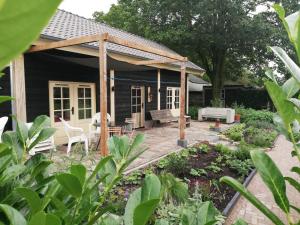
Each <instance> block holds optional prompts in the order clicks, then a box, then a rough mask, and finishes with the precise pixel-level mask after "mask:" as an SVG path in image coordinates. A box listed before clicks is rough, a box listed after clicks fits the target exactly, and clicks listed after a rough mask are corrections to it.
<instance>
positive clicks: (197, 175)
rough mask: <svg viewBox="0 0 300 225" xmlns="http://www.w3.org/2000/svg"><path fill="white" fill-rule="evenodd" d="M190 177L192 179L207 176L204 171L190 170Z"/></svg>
mask: <svg viewBox="0 0 300 225" xmlns="http://www.w3.org/2000/svg"><path fill="white" fill-rule="evenodd" d="M190 175H192V176H194V177H201V176H207V172H206V170H205V169H194V168H192V169H191V170H190Z"/></svg>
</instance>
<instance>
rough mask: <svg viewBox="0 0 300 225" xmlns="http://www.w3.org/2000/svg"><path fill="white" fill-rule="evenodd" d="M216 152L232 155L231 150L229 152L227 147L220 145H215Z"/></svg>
mask: <svg viewBox="0 0 300 225" xmlns="http://www.w3.org/2000/svg"><path fill="white" fill-rule="evenodd" d="M215 149H216V151H217V152H219V153H221V154H225V155H232V154H233V150H231V149H230V148H229V147H227V146H225V145H222V144H217V145H216V147H215Z"/></svg>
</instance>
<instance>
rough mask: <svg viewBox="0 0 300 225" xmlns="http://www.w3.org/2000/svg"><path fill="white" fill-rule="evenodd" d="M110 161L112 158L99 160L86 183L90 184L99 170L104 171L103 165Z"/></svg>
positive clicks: (107, 157)
mask: <svg viewBox="0 0 300 225" xmlns="http://www.w3.org/2000/svg"><path fill="white" fill-rule="evenodd" d="M110 160H112V156H106V157H104V158H101V160H100V161H99V163H98V164H97V165H96V167H95V169H94V170H93V172H92V174H91V175H90V176H89V177H88V179H87V181H86V183H90V182H91V181H92V180H93V179H94V178H95V177H96V175H97V174H98V173H99V172H100V171H101V170H105V164H106V163H107V162H109V161H110Z"/></svg>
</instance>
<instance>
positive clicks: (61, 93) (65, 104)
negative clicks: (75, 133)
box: [52, 85, 71, 122]
mask: <svg viewBox="0 0 300 225" xmlns="http://www.w3.org/2000/svg"><path fill="white" fill-rule="evenodd" d="M52 101H53V112H54V122H60V119H59V118H63V119H64V120H66V121H70V119H71V99H70V87H68V86H67V85H66V86H65V85H61V86H59V85H57V86H54V87H53V96H52Z"/></svg>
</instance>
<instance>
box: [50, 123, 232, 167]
mask: <svg viewBox="0 0 300 225" xmlns="http://www.w3.org/2000/svg"><path fill="white" fill-rule="evenodd" d="M211 125H214V123H213V122H198V121H192V122H191V127H189V128H187V129H186V138H187V140H188V144H189V145H192V144H195V143H196V142H201V141H209V142H217V141H218V140H219V137H218V133H217V132H213V131H210V130H209V127H210V126H211ZM229 126H230V125H227V124H221V129H226V128H228V127H229ZM135 133H143V134H144V135H145V143H144V146H146V147H147V150H146V151H145V152H144V153H143V154H142V155H141V156H140V157H139V158H138V159H136V160H135V161H134V162H133V163H132V164H131V165H130V167H129V168H128V172H129V171H131V170H133V169H136V168H138V167H142V166H145V165H146V164H148V163H150V162H154V161H157V160H158V159H160V158H161V157H163V156H165V155H168V154H170V153H172V152H175V151H179V150H180V149H181V147H180V146H178V145H177V140H178V136H179V129H178V127H177V124H171V125H168V126H163V127H154V128H151V129H140V130H137V131H135ZM58 149H59V150H57V151H56V152H51V153H48V156H49V157H50V158H51V159H52V160H53V161H54V162H55V164H54V166H53V170H64V169H66V168H68V166H69V165H70V164H72V163H76V162H77V163H78V162H81V163H83V164H85V165H86V166H87V168H88V169H90V170H92V169H93V167H94V166H95V165H96V163H97V162H98V160H99V158H100V154H99V151H95V150H94V151H90V152H89V155H88V156H84V155H83V154H84V151H83V149H82V146H81V145H75V146H73V148H72V152H71V154H70V156H67V154H66V147H65V146H60V147H59V148H58Z"/></svg>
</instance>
